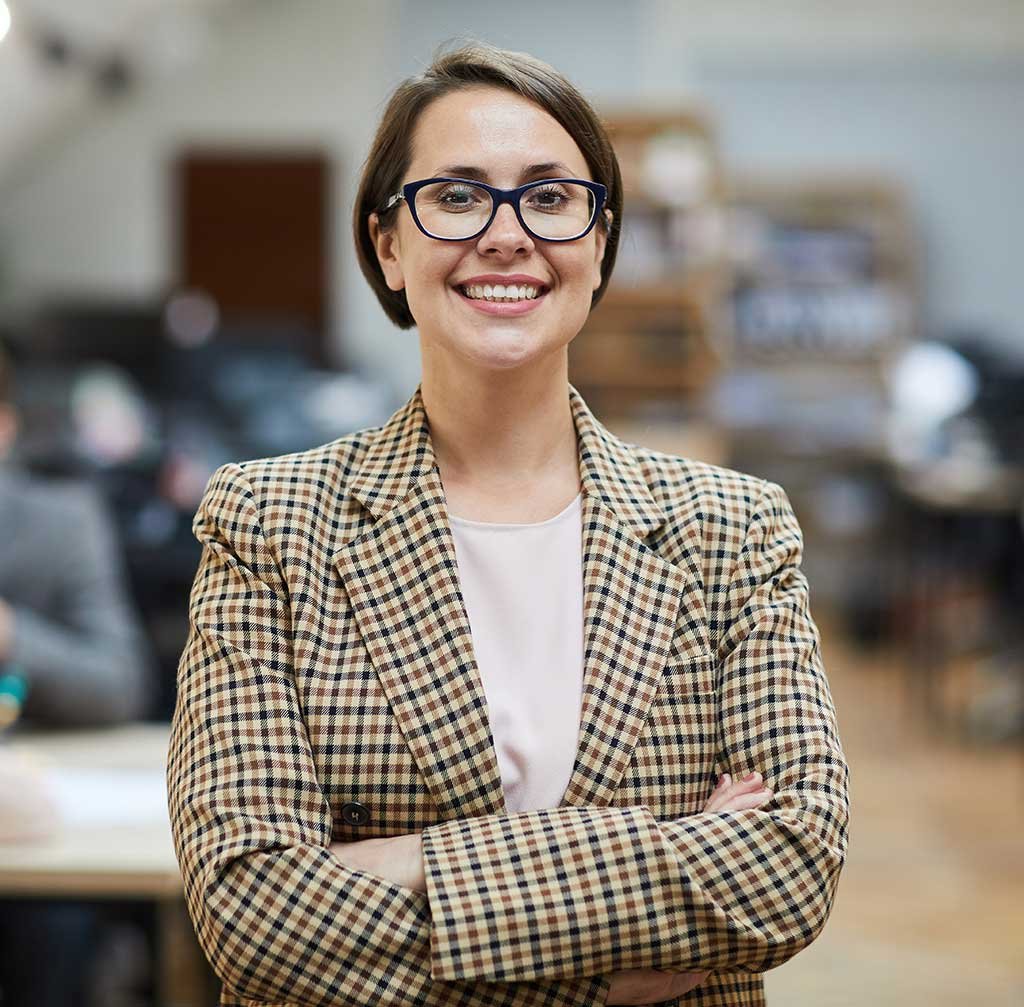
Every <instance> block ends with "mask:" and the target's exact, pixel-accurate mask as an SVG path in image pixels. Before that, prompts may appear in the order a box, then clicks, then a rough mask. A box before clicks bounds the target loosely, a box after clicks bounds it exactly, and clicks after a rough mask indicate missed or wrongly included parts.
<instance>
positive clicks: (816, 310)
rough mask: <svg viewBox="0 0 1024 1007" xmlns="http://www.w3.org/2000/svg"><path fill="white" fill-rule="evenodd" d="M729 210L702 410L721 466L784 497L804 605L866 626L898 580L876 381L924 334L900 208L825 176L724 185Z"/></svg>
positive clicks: (880, 185)
mask: <svg viewBox="0 0 1024 1007" xmlns="http://www.w3.org/2000/svg"><path fill="white" fill-rule="evenodd" d="M726 202H727V205H728V207H729V227H728V233H729V239H728V242H727V248H728V254H729V276H730V285H729V289H728V291H727V293H726V296H724V297H723V298H721V300H720V301H719V302H718V305H717V308H716V311H717V313H718V317H717V320H716V325H715V332H716V334H717V336H718V338H719V340H720V342H719V346H720V349H721V355H722V361H723V366H722V367H721V368H720V371H719V374H718V378H717V380H716V382H715V386H714V388H713V389H712V390H711V391H710V392H709V395H708V396H707V398H706V400H705V401H706V407H707V415H708V418H709V419H710V420H712V422H713V423H714V425H715V426H717V427H719V428H720V429H721V430H722V431H723V434H724V436H725V437H726V439H727V441H728V444H729V451H728V453H727V455H726V463H727V464H728V465H730V466H731V467H733V468H737V469H740V470H742V471H746V472H751V473H754V474H755V475H759V476H762V477H764V478H767V479H772V480H774V481H776V482H779V483H781V484H782V485H783V487H784V488H785V489H786V491H787V493H788V494H789V496H790V499H791V500H792V502H793V506H794V509H795V510H796V513H797V516H798V518H799V519H800V523H801V526H802V528H803V531H804V535H805V540H806V543H807V550H806V552H805V555H804V570H805V572H806V573H807V576H808V578H809V580H810V582H811V585H812V589H813V591H814V593H815V597H816V598H818V599H821V600H828V601H830V602H833V603H835V604H836V605H838V606H839V608H840V610H841V611H843V612H845V613H846V614H847V615H848V616H849V618H850V619H851V624H852V623H853V622H854V621H859V622H860V623H861V624H863V625H865V626H866V625H868V623H869V622H870V621H871V620H872V619H874V618H876V617H877V618H884V612H885V610H886V609H887V608H888V609H890V610H891V608H892V604H891V599H889V598H887V593H888V592H890V591H891V590H894V589H895V588H894V586H895V584H896V582H897V581H898V579H899V578H898V572H897V571H896V570H895V569H894V564H895V563H896V562H897V559H898V550H894V549H893V548H892V543H893V542H894V541H897V540H898V538H899V535H898V531H897V529H896V528H895V524H894V522H895V511H894V505H893V493H892V472H891V465H890V452H889V437H890V427H889V415H890V396H889V389H888V384H887V371H888V365H889V363H890V362H891V361H892V359H893V357H894V356H895V355H897V354H898V353H900V352H901V351H902V350H903V349H904V348H905V347H906V346H907V344H908V343H910V342H911V341H913V340H915V339H917V338H919V336H920V335H921V332H920V330H921V326H922V319H921V310H920V295H919V278H918V277H919V256H918V254H917V251H916V249H917V239H916V235H915V229H914V223H913V215H912V212H911V209H910V199H909V196H908V194H907V192H906V191H905V190H904V188H903V186H902V185H901V184H900V183H899V182H898V181H897V180H895V179H891V178H888V177H884V176H881V175H877V174H872V173H857V174H854V173H848V172H836V173H830V174H824V173H814V174H810V173H796V174H790V175H786V176H782V175H776V176H774V177H773V176H768V175H764V174H761V175H758V176H757V177H753V176H745V177H743V176H733V177H731V178H730V179H729V180H728V182H727V186H726ZM868 607H872V608H874V609H875V613H874V614H872V613H869V612H868V610H867V609H868Z"/></svg>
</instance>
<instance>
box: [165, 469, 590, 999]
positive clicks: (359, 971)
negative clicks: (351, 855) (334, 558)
mask: <svg viewBox="0 0 1024 1007" xmlns="http://www.w3.org/2000/svg"><path fill="white" fill-rule="evenodd" d="M193 530H194V532H195V534H196V537H197V538H198V539H199V541H200V542H201V543H202V546H203V551H202V556H201V558H200V562H199V567H198V570H197V573H196V576H195V581H194V584H193V587H192V592H191V597H190V601H189V618H190V628H189V635H188V640H187V643H186V646H185V649H184V652H183V654H182V657H181V661H180V664H179V669H178V694H177V698H176V703H175V709H174V715H173V720H172V724H171V736H170V743H169V751H168V763H167V790H168V810H169V814H170V820H171V831H172V836H173V842H174V848H175V853H176V855H177V858H178V862H179V865H180V868H181V873H182V878H183V880H184V887H185V897H186V903H187V906H188V911H189V915H190V916H191V919H192V922H193V924H194V926H195V930H196V934H197V937H198V940H199V943H200V945H201V947H202V949H203V951H204V953H205V955H206V957H207V958H208V959H209V961H210V964H211V966H212V967H213V970H214V971H215V973H216V974H217V976H218V978H219V979H220V980H221V982H223V983H224V986H225V988H226V990H228V991H230V992H231V993H233V994H235V995H236V996H238V997H241V998H249V999H251V1000H252V1001H255V1002H259V1003H266V1002H271V1003H285V1002H286V1003H288V1004H289V1005H318V1007H319V1005H344V1007H370V1005H378V1004H381V1003H388V1004H393V1005H396V1007H413V1005H416V1007H432V1005H438V1007H440V1005H442V1004H447V1003H450V1002H452V1000H451V999H450V997H451V994H452V986H451V984H442V983H435V982H434V981H433V979H432V977H431V976H430V964H429V938H430V915H429V906H428V904H427V900H426V897H425V896H424V895H423V894H422V893H420V892H417V891H414V890H412V889H409V888H404V887H402V886H399V885H396V884H393V883H392V882H390V881H388V880H387V879H385V878H380V877H377V876H375V875H372V874H369V873H367V872H363V871H357V870H350V869H348V868H347V867H345V866H344V865H343V864H341V862H340V861H338V860H337V859H336V858H335V856H334V855H333V854H332V853H331V852H330V850H329V849H328V848H327V847H328V846H329V844H330V842H331V835H332V819H331V811H330V807H329V804H328V802H327V800H326V798H325V796H324V794H323V792H322V790H321V787H320V785H319V782H318V778H317V771H316V766H315V764H314V761H313V756H312V751H311V747H310V744H309V740H308V736H307V732H306V726H305V723H304V720H303V714H302V709H301V706H300V703H299V699H298V693H297V690H296V687H295V681H294V675H293V667H292V633H293V629H292V625H291V614H290V602H289V594H288V589H287V585H286V582H285V580H284V578H283V577H282V575H281V572H280V569H279V566H278V564H277V562H276V560H275V558H274V557H273V555H272V553H271V550H270V548H269V546H268V544H267V541H266V539H265V537H264V534H263V531H262V527H261V523H260V518H259V513H258V507H257V505H256V502H255V500H254V498H253V494H252V489H251V487H250V485H249V484H248V482H247V481H246V477H245V474H244V472H243V470H242V469H241V467H240V466H238V465H237V464H234V463H232V464H228V465H224V466H222V467H221V468H219V469H218V470H217V471H216V472H215V473H214V474H213V476H212V477H211V479H210V482H209V484H208V485H207V488H206V492H205V493H204V496H203V500H202V502H201V503H200V505H199V509H198V511H197V512H196V516H195V519H194V521H193ZM608 988H609V983H608V981H607V980H606V979H603V978H601V977H594V978H583V979H575V980H570V981H545V982H535V983H524V984H493V986H491V985H487V984H485V986H484V987H483V988H481V989H480V990H479V992H480V997H481V998H482V999H479V1000H478V999H476V998H474V996H472V995H470V993H469V992H468V989H467V991H464V992H463V993H462V994H461V995H460V1002H462V1003H466V1004H467V1005H469V1004H473V1003H477V1002H479V1003H488V1004H501V1005H506V1007H532V1005H550V1007H583V1005H591V1004H596V1003H600V1004H603V1003H604V1002H605V1001H606V999H607V992H608ZM473 989H474V990H476V987H475V986H474V987H473Z"/></svg>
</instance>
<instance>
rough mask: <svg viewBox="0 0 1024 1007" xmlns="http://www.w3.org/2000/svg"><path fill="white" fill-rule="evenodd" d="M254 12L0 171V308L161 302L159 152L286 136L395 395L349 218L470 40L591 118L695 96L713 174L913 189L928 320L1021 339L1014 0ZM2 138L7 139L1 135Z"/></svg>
mask: <svg viewBox="0 0 1024 1007" xmlns="http://www.w3.org/2000/svg"><path fill="white" fill-rule="evenodd" d="M825 6H826V5H822V4H820V3H818V2H815V3H809V2H807V0H788V2H781V0H780V2H778V3H773V4H770V5H764V4H759V3H758V4H755V3H752V2H749V0H715V2H711V0H689V2H682V0H679V2H675V0H636V2H634V3H627V2H622V0H562V2H560V3H558V4H554V3H551V2H550V0H519V2H517V3H515V4H511V5H510V4H507V3H499V2H489V0H478V2H477V3H474V4H466V3H465V2H464V0H430V2H421V0H366V2H353V0H289V2H288V3H287V4H285V3H280V2H268V0H247V2H246V3H244V4H240V5H236V6H233V7H231V8H230V16H228V15H227V14H225V16H224V17H223V18H222V20H221V22H220V27H219V30H218V32H217V34H216V36H215V39H214V44H213V46H212V47H211V49H210V51H209V53H208V55H207V57H206V63H205V64H203V68H202V69H201V70H198V71H195V72H192V73H191V74H190V75H189V76H188V77H187V78H186V79H178V80H176V81H173V82H171V83H161V84H160V85H159V86H156V85H154V86H151V87H149V88H144V89H142V90H141V91H140V92H139V93H136V94H135V95H133V96H131V97H129V98H127V99H126V100H125V101H122V102H120V103H117V104H115V105H100V106H94V107H93V108H92V109H91V110H90V112H89V113H88V115H86V116H85V117H84V118H80V119H79V120H78V121H77V122H74V123H72V124H71V125H70V126H69V127H67V128H66V129H65V130H64V132H63V133H61V134H59V135H57V136H56V137H54V138H52V139H51V140H50V141H49V142H48V143H46V144H45V145H43V146H41V147H39V148H37V149H34V150H32V151H29V152H28V153H27V154H26V157H24V158H23V159H22V160H21V162H20V163H18V164H16V165H15V170H14V171H13V172H11V173H9V174H8V175H7V176H0V306H3V307H5V308H6V309H7V310H8V312H10V311H16V310H17V308H18V306H19V305H29V304H31V303H32V301H33V300H34V299H35V298H36V297H38V296H41V295H43V294H46V293H49V292H62V293H110V294H120V293H124V292H129V293H132V294H136V295H139V296H145V295H148V294H153V293H159V292H160V291H162V290H164V289H166V287H167V285H168V284H169V283H170V282H172V280H173V265H174V264H173V262H172V261H171V255H172V248H171V240H170V239H171V236H172V235H171V233H170V231H169V228H170V226H171V223H172V221H171V218H170V211H169V208H168V204H167V198H168V191H169V182H170V174H169V168H168V160H169V158H170V157H171V156H172V155H173V154H174V152H175V151H176V150H177V149H178V147H179V145H183V144H187V143H192V142H201V141H204V140H209V141H211V142H213V143H232V142H238V143H253V144H263V143H266V144H273V145H275V146H276V145H280V144H281V143H294V144H297V145H313V146H317V147H320V148H324V149H327V150H328V151H330V152H331V153H332V154H333V155H334V156H335V158H336V161H337V172H336V178H335V185H334V193H333V195H334V211H333V221H334V234H333V239H332V249H333V253H334V263H333V276H332V280H333V282H332V303H331V305H330V324H331V335H332V339H333V342H334V345H335V346H337V347H344V352H345V355H346V357H347V358H348V359H349V360H351V361H352V362H354V363H355V364H356V365H357V366H361V367H365V368H367V369H368V370H370V371H371V372H374V373H376V374H378V375H380V376H382V377H385V378H387V379H388V380H389V381H390V382H391V383H392V386H393V387H395V388H396V389H397V390H398V391H399V392H401V391H404V390H409V389H411V387H412V385H413V384H414V383H415V381H416V380H417V379H418V374H419V351H418V346H417V344H416V336H415V333H414V332H400V331H398V330H395V329H394V328H393V327H392V326H391V325H390V323H388V322H387V321H386V319H385V318H384V316H383V314H382V313H381V311H380V309H379V307H378V306H377V303H376V301H375V300H374V299H373V296H372V294H370V292H369V289H368V288H367V286H366V284H365V282H364V281H363V279H362V276H361V274H360V273H359V271H358V268H357V266H356V264H355V257H354V253H353V251H352V243H351V239H350V237H349V213H350V209H351V199H352V195H353V188H354V183H355V179H356V176H357V173H358V169H359V165H360V161H361V159H362V157H363V156H364V154H365V150H366V147H367V143H368V140H369V137H370V135H371V132H372V129H373V127H374V125H375V121H376V117H377V115H378V114H379V112H380V109H381V107H382V105H383V103H384V100H385V99H386V96H387V94H388V92H389V90H390V88H391V87H392V86H393V85H394V84H395V83H397V81H398V80H399V79H400V78H401V77H402V76H404V75H405V74H407V73H411V72H414V71H416V70H417V69H420V68H421V67H422V66H423V65H425V64H426V63H427V62H428V61H429V59H430V56H431V54H432V53H433V51H434V49H435V48H436V47H437V45H438V44H439V43H441V42H442V41H444V40H446V39H449V38H451V37H453V36H456V35H459V34H465V35H475V36H478V37H482V38H485V39H488V40H490V41H493V42H496V43H498V44H500V45H506V46H509V47H512V48H519V49H526V50H528V51H531V52H533V53H535V54H536V55H538V56H540V57H542V58H546V59H549V60H551V61H552V62H553V63H555V64H556V65H557V66H559V67H560V68H561V69H562V70H563V71H565V72H566V73H567V74H568V75H569V76H570V77H572V78H573V79H574V80H576V81H577V83H579V84H580V85H581V87H582V88H583V89H584V90H585V91H587V92H588V93H589V94H591V95H592V96H593V98H594V99H595V101H596V102H597V103H598V104H599V105H601V106H605V107H610V106H612V105H624V104H626V105H629V104H632V105H634V106H640V107H643V106H644V105H646V104H649V103H657V104H664V103H666V102H670V101H672V100H680V101H686V100H691V99H693V98H695V97H696V98H697V99H699V100H701V101H702V102H703V103H705V104H707V105H709V106H710V107H711V108H712V110H713V111H715V112H716V114H717V117H718V124H719V131H720V137H721V142H722V145H723V148H724V151H725V154H726V160H727V164H728V165H729V166H730V167H732V168H734V169H736V170H737V171H740V172H747V171H750V170H755V169H762V168H764V169H770V170H773V171H783V172H785V171H794V172H803V171H805V170H808V169H812V168H830V167H839V168H849V167H855V166H858V165H860V166H863V167H865V168H867V169H872V170H874V169H881V170H887V171H891V172H893V173H894V174H895V175H896V176H897V177H899V178H902V179H904V180H905V181H906V182H907V183H908V184H909V185H910V186H911V188H912V190H913V193H914V208H915V210H916V212H917V214H918V216H919V221H920V228H921V232H922V236H923V237H924V239H925V240H926V242H927V249H928V255H927V260H926V267H927V270H926V274H925V282H926V290H927V292H928V294H929V296H930V302H929V303H930V310H929V318H930V319H931V321H932V323H933V327H934V328H938V329H941V328H943V327H946V326H949V325H952V324H964V323H979V324H985V325H989V326H991V327H992V328H993V329H994V330H995V331H996V333H997V334H998V335H1000V336H1001V337H1002V338H1004V339H1008V340H1013V341H1015V342H1021V343H1024V331H1022V326H1021V322H1020V320H1019V319H1020V316H1021V308H1022V307H1024V305H1022V304H1021V294H1020V283H1019V279H1018V277H1019V265H1018V262H1019V257H1018V255H1017V253H1016V250H1015V242H1016V237H1017V235H1020V234H1022V233H1024V200H1020V199H1019V198H1017V192H1016V190H1017V187H1018V185H1019V179H1020V178H1021V177H1024V132H1022V130H1021V129H1020V115H1019V109H1020V108H1022V107H1024V5H1022V4H1020V3H1017V2H1011V0H986V2H985V3H979V4H973V5H963V4H957V3H952V2H951V0H917V2H915V3H913V4H911V3H909V2H905V0H901V2H895V0H890V2H888V3H884V4H883V3H881V0H870V2H866V3H863V4H859V5H856V9H854V8H853V7H852V6H850V5H846V6H843V7H842V8H840V6H839V5H827V6H828V10H829V14H828V17H827V18H823V17H822V16H821V11H822V9H823V8H824V7H825ZM2 129H3V127H2V125H0V130H2Z"/></svg>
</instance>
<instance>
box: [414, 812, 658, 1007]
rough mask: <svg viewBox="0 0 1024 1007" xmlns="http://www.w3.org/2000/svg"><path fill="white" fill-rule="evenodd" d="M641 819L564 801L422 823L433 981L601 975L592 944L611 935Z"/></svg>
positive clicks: (601, 952)
mask: <svg viewBox="0 0 1024 1007" xmlns="http://www.w3.org/2000/svg"><path fill="white" fill-rule="evenodd" d="M649 821H650V819H649V817H648V816H647V813H646V810H645V809H643V808H596V807H562V808H550V809H547V808H545V809H537V810H532V811H521V812H517V813H514V814H508V815H484V816H477V817H475V818H465V819H454V820H451V821H446V822H441V823H439V824H437V825H432V826H429V827H428V828H427V829H425V830H424V831H423V832H422V834H421V837H422V843H423V869H424V876H425V880H426V887H427V899H428V901H429V903H430V914H431V933H430V976H431V978H432V979H441V980H447V981H453V980H467V979H469V980H500V981H505V982H515V981H519V982H522V981H527V980H534V979H566V978H574V977H580V976H587V975H594V974H595V973H598V972H604V971H606V969H604V968H603V967H602V966H603V965H605V964H606V962H607V959H608V956H607V954H606V951H607V948H606V947H601V946H600V945H601V944H603V943H604V944H606V943H607V941H614V933H613V930H614V925H615V915H616V914H615V911H614V908H613V905H612V903H614V901H615V899H616V892H617V891H621V888H620V887H619V880H618V878H617V876H616V872H617V871H621V870H623V869H628V866H631V865H634V864H635V852H634V848H635V847H636V846H637V845H638V844H639V843H640V842H641V837H645V836H646V834H647V832H648V828H649ZM616 850H617V851H618V854H616V852H615V851H616ZM603 930H607V931H608V932H607V933H605V934H604V940H603V941H602V940H601V939H600V938H598V939H597V940H596V941H595V938H597V937H598V934H600V933H601V932H602V931H603ZM595 945H597V946H595ZM606 982H607V980H606ZM595 992H596V990H595ZM604 993H605V996H607V988H605V989H604ZM591 1002H592V1003H604V1002H605V1001H604V1000H593V1001H591Z"/></svg>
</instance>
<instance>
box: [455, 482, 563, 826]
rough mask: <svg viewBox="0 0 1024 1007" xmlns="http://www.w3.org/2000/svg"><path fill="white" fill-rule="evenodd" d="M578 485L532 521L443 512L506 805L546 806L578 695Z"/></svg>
mask: <svg viewBox="0 0 1024 1007" xmlns="http://www.w3.org/2000/svg"><path fill="white" fill-rule="evenodd" d="M581 515H582V492H581V493H578V494H577V495H576V498H575V499H574V500H573V501H572V502H571V503H570V504H569V505H568V506H567V507H566V508H565V509H564V510H563V511H562V512H561V513H559V514H556V515H555V516H554V517H552V518H548V520H546V521H537V522H534V523H533V524H500V523H494V522H489V521H470V520H468V519H466V518H461V517H458V516H456V515H454V514H450V515H449V522H450V524H451V528H452V534H453V536H454V538H455V554H456V559H457V561H458V567H459V580H460V582H461V586H462V595H463V599H464V601H465V603H466V612H467V614H468V616H469V623H470V630H471V634H472V638H473V651H474V653H475V655H476V661H477V666H478V667H479V669H480V676H481V679H482V680H483V685H484V692H485V693H486V696H487V710H488V716H489V718H490V724H491V734H492V737H493V738H494V744H495V748H496V749H497V753H498V767H499V769H500V770H501V783H502V789H503V791H504V793H505V803H506V805H507V807H508V810H509V811H527V810H532V809H536V808H555V807H558V805H559V804H560V803H561V800H562V796H563V795H564V793H565V789H566V787H567V786H568V785H569V777H570V775H571V774H572V768H573V763H574V761H575V758H576V744H577V741H578V736H579V727H580V715H581V713H582V704H583V541H582V518H581Z"/></svg>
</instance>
